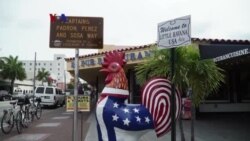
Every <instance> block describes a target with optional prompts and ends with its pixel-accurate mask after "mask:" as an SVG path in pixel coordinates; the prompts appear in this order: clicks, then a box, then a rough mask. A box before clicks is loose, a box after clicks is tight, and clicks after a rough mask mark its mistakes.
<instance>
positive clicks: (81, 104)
mask: <svg viewBox="0 0 250 141" xmlns="http://www.w3.org/2000/svg"><path fill="white" fill-rule="evenodd" d="M66 111H67V112H73V111H74V96H67V103H66ZM89 111H90V96H78V112H89Z"/></svg>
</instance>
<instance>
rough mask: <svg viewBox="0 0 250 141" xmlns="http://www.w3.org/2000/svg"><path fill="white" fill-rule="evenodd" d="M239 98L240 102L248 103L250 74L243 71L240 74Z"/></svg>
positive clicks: (249, 99) (249, 100)
mask: <svg viewBox="0 0 250 141" xmlns="http://www.w3.org/2000/svg"><path fill="white" fill-rule="evenodd" d="M239 90H240V96H241V101H242V102H250V73H249V70H248V71H247V70H244V71H242V72H241V74H240V85H239Z"/></svg>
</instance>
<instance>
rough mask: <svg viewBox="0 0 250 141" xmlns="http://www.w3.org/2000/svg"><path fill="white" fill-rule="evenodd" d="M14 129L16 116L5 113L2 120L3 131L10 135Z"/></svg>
mask: <svg viewBox="0 0 250 141" xmlns="http://www.w3.org/2000/svg"><path fill="white" fill-rule="evenodd" d="M13 127H14V115H13V113H8V112H5V113H4V115H3V118H2V120H1V130H2V132H3V133H4V134H9V133H10V131H11V130H12V128H13Z"/></svg>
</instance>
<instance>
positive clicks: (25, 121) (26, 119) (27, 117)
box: [22, 109, 30, 128]
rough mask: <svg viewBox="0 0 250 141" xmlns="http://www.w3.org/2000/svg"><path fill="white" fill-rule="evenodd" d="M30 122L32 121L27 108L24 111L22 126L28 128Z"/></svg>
mask: <svg viewBox="0 0 250 141" xmlns="http://www.w3.org/2000/svg"><path fill="white" fill-rule="evenodd" d="M29 123H30V114H29V112H28V110H27V109H25V111H23V112H22V126H23V127H25V128H28V127H29Z"/></svg>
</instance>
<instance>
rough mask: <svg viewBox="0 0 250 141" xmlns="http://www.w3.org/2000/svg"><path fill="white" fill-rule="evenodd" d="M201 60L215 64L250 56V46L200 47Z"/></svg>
mask: <svg viewBox="0 0 250 141" xmlns="http://www.w3.org/2000/svg"><path fill="white" fill-rule="evenodd" d="M199 49H200V56H201V59H213V60H214V62H219V61H223V60H227V59H230V58H235V57H239V56H244V55H247V54H250V46H249V45H199Z"/></svg>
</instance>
